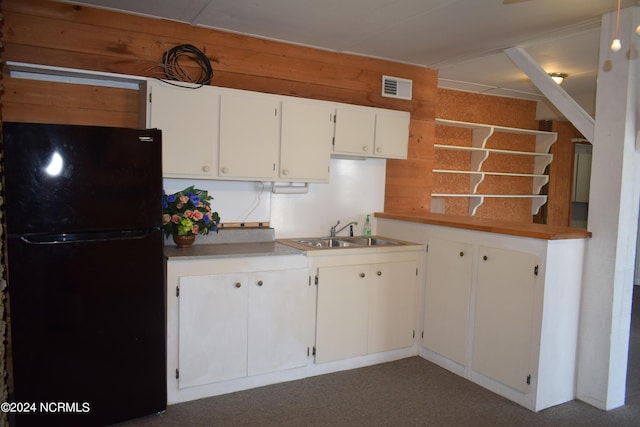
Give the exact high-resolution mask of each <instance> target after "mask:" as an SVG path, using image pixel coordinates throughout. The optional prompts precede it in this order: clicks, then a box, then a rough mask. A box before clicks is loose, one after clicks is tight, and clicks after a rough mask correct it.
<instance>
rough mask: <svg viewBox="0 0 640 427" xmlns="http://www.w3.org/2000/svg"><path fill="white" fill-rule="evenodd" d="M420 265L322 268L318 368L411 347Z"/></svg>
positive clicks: (318, 319) (396, 264) (378, 264)
mask: <svg viewBox="0 0 640 427" xmlns="http://www.w3.org/2000/svg"><path fill="white" fill-rule="evenodd" d="M416 295H417V262H416V261H415V260H408V261H398V262H383V263H376V264H355V265H341V266H326V267H320V268H318V297H317V318H316V346H315V354H316V358H315V361H316V363H325V362H331V361H336V360H342V359H348V358H352V357H356V356H363V355H367V354H374V353H381V352H385V351H390V350H397V349H401V348H406V347H411V346H412V345H413V342H414V335H415V326H414V325H415V323H414V322H415V313H416V306H415V301H416Z"/></svg>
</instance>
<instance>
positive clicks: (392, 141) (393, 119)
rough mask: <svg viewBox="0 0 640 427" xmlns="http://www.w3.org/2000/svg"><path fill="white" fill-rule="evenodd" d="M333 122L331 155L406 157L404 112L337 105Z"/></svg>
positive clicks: (406, 143)
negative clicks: (334, 124) (334, 123)
mask: <svg viewBox="0 0 640 427" xmlns="http://www.w3.org/2000/svg"><path fill="white" fill-rule="evenodd" d="M335 122H336V126H335V134H334V142H333V154H334V155H339V156H355V157H381V158H390V159H406V158H407V148H408V145H409V122H410V114H409V113H408V112H405V111H395V110H385V109H381V108H372V107H362V106H353V105H349V106H347V105H340V106H338V107H337V108H336V119H335Z"/></svg>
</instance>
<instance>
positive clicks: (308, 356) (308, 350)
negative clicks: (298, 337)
mask: <svg viewBox="0 0 640 427" xmlns="http://www.w3.org/2000/svg"><path fill="white" fill-rule="evenodd" d="M307 357H309V347H307Z"/></svg>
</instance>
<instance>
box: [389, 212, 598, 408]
mask: <svg viewBox="0 0 640 427" xmlns="http://www.w3.org/2000/svg"><path fill="white" fill-rule="evenodd" d="M378 232H379V233H381V234H383V235H385V236H389V237H394V238H397V239H407V238H412V239H414V240H417V241H418V242H424V243H426V244H427V250H428V252H427V263H426V274H425V276H426V279H425V287H424V296H423V297H424V299H423V301H424V313H423V320H424V325H423V326H424V329H423V334H424V335H423V340H422V345H421V349H420V355H421V356H422V357H424V358H425V359H427V360H430V361H432V362H434V363H436V364H438V365H440V366H442V367H444V368H446V369H448V370H450V371H452V372H455V373H456V374H458V375H461V376H463V377H465V378H467V379H469V380H471V381H473V382H475V383H477V384H479V385H481V386H483V387H485V388H487V389H489V390H491V391H493V392H495V393H497V394H499V395H501V396H504V397H506V398H508V399H510V400H513V401H514V402H517V403H519V404H520V405H522V406H525V407H527V408H529V409H530V410H532V411H540V410H542V409H545V408H548V407H550V406H554V405H559V404H561V403H565V402H568V401H570V400H573V399H575V397H576V396H575V381H576V355H577V337H578V325H579V318H580V295H581V284H582V270H583V262H584V261H583V260H584V251H585V243H586V239H584V238H577V239H557V240H556V239H552V240H546V239H538V238H530V237H521V236H511V235H505V234H500V233H491V232H484V231H475V230H466V229H462V228H455V227H446V226H438V225H432V224H417V223H408V222H403V221H394V220H385V219H382V220H381V219H380V218H379V219H378Z"/></svg>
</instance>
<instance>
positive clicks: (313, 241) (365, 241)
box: [293, 237, 402, 249]
mask: <svg viewBox="0 0 640 427" xmlns="http://www.w3.org/2000/svg"><path fill="white" fill-rule="evenodd" d="M293 241H294V242H295V243H298V244H301V245H305V246H309V247H312V248H317V249H331V248H346V247H362V246H390V245H402V243H400V242H395V241H393V240H387V239H380V238H378V237H326V238H325V237H323V238H310V239H299V240H293Z"/></svg>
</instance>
